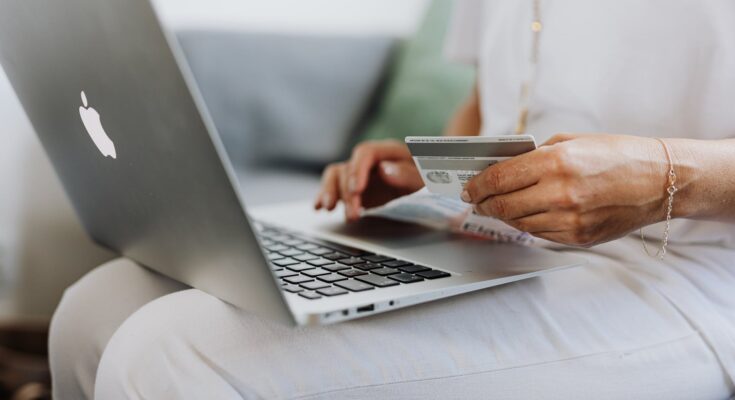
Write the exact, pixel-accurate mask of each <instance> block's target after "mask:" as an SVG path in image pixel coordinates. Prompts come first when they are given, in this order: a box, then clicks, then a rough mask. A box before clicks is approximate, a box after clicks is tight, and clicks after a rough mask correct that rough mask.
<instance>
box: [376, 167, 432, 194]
mask: <svg viewBox="0 0 735 400" xmlns="http://www.w3.org/2000/svg"><path fill="white" fill-rule="evenodd" d="M378 170H379V173H380V178H381V179H383V181H384V182H385V183H387V184H389V185H390V186H393V187H396V188H399V189H409V190H419V189H421V187H423V186H424V183H423V182H422V181H421V176H419V173H418V171H417V170H416V165H415V164H414V163H413V162H412V161H381V162H380V165H379V169H378Z"/></svg>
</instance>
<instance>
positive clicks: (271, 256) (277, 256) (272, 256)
mask: <svg viewBox="0 0 735 400" xmlns="http://www.w3.org/2000/svg"><path fill="white" fill-rule="evenodd" d="M281 258H284V257H283V256H282V255H280V254H278V253H268V259H269V260H271V261H273V260H280V259H281Z"/></svg>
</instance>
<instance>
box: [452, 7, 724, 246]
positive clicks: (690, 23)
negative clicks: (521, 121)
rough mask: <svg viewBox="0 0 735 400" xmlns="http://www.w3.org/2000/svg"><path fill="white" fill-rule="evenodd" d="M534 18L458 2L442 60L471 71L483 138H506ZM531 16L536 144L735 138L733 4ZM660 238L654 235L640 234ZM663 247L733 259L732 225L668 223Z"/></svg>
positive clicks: (516, 10)
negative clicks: (574, 137)
mask: <svg viewBox="0 0 735 400" xmlns="http://www.w3.org/2000/svg"><path fill="white" fill-rule="evenodd" d="M532 7H533V0H521V1H519V0H493V1H482V0H459V1H457V6H456V9H455V13H454V16H453V24H452V28H451V29H450V31H449V32H448V37H447V48H446V52H447V55H448V56H449V57H450V58H453V59H455V60H458V61H463V62H468V63H474V64H476V65H477V66H478V88H479V91H480V96H481V110H482V120H483V126H482V134H483V135H506V134H511V133H512V132H513V130H514V127H515V124H516V121H517V118H518V109H519V97H520V87H521V84H522V83H523V82H524V81H526V80H527V76H528V70H529V68H530V65H531V63H530V61H529V59H530V55H531V44H532V37H531V29H530V26H531V21H532V19H533V12H532ZM540 15H541V21H542V24H543V30H542V32H541V36H540V48H539V61H538V69H537V77H536V81H535V89H534V90H533V92H532V94H531V99H530V103H529V116H528V124H527V131H528V133H530V134H533V135H534V136H536V139H537V141H538V142H539V143H541V142H543V141H545V140H546V139H548V138H549V137H550V136H552V135H553V134H555V133H559V132H605V133H620V134H630V135H639V136H651V137H671V138H697V139H723V138H732V137H735V39H734V38H735V2H733V1H730V0H698V1H692V0H646V1H640V0H615V1H605V0H540ZM662 207H663V204H662ZM662 231H663V227H662V226H661V224H657V225H654V226H652V227H650V228H648V229H647V230H646V233H647V235H650V236H652V237H660V236H661V233H662ZM671 240H672V243H676V242H688V243H692V242H708V243H713V242H717V243H722V244H724V245H727V246H729V247H735V225H731V224H726V223H719V222H709V221H693V220H675V221H673V223H672V229H671Z"/></svg>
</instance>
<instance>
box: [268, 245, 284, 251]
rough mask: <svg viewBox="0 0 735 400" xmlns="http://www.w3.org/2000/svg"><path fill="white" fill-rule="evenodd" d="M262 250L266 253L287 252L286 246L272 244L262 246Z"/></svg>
mask: <svg viewBox="0 0 735 400" xmlns="http://www.w3.org/2000/svg"><path fill="white" fill-rule="evenodd" d="M263 248H265V249H266V250H268V251H283V250H288V247H287V246H284V245H282V244H272V245H270V246H263Z"/></svg>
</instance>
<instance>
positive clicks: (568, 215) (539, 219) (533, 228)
mask: <svg viewBox="0 0 735 400" xmlns="http://www.w3.org/2000/svg"><path fill="white" fill-rule="evenodd" d="M505 223H507V224H508V225H510V226H512V227H514V228H516V229H518V230H519V231H522V232H528V233H533V234H537V233H550V232H563V231H568V230H575V229H577V227H578V226H579V225H581V222H580V217H579V215H578V214H577V213H574V212H571V211H560V212H544V213H538V214H534V215H529V216H526V217H522V218H517V219H512V220H506V221H505Z"/></svg>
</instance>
